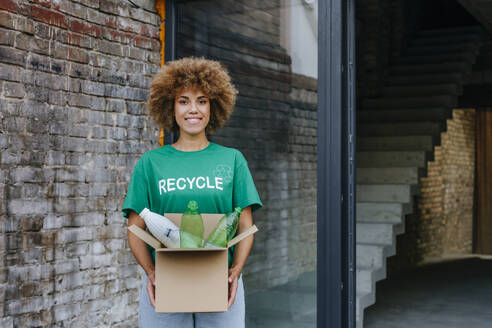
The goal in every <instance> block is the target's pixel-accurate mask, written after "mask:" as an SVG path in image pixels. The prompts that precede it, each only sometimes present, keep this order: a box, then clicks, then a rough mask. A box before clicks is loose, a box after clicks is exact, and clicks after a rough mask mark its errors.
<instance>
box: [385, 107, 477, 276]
mask: <svg viewBox="0 0 492 328" xmlns="http://www.w3.org/2000/svg"><path fill="white" fill-rule="evenodd" d="M474 179H475V110H473V109H455V110H453V117H452V119H449V120H448V121H447V131H446V132H443V133H442V135H441V146H438V147H436V148H435V151H434V161H432V162H429V163H428V176H427V177H425V178H421V188H420V196H419V197H418V199H417V202H416V204H418V205H416V206H417V207H418V208H417V209H416V211H415V212H414V213H416V214H415V215H409V216H407V219H406V231H405V234H404V235H401V236H399V237H398V241H397V248H398V250H397V255H396V256H394V257H392V258H389V259H388V261H389V262H388V264H389V266H390V270H391V271H398V270H400V269H402V268H404V267H407V266H409V265H415V264H420V263H423V262H426V261H429V260H434V259H437V258H443V257H445V256H449V255H456V254H467V253H471V252H472V241H473V235H472V233H473V198H474V196H473V195H474V183H475V180H474Z"/></svg>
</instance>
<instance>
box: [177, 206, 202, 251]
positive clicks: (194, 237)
mask: <svg viewBox="0 0 492 328" xmlns="http://www.w3.org/2000/svg"><path fill="white" fill-rule="evenodd" d="M203 230H204V227H203V219H202V216H201V215H200V212H199V211H198V203H197V202H196V201H194V200H190V201H189V202H188V206H187V208H186V211H184V213H183V216H182V217H181V226H180V228H179V237H180V247H181V248H201V247H203V245H202V243H203Z"/></svg>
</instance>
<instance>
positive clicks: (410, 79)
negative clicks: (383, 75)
mask: <svg viewBox="0 0 492 328" xmlns="http://www.w3.org/2000/svg"><path fill="white" fill-rule="evenodd" d="M462 80H463V74H462V73H440V74H419V75H414V76H412V75H406V76H394V75H390V76H388V78H387V84H388V85H390V86H392V85H416V84H420V85H422V84H423V85H432V84H440V83H461V81H462Z"/></svg>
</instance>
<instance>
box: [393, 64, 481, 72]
mask: <svg viewBox="0 0 492 328" xmlns="http://www.w3.org/2000/svg"><path fill="white" fill-rule="evenodd" d="M471 67H472V66H471V65H470V64H469V63H467V62H461V61H458V62H447V63H432V64H422V63H419V64H395V65H392V66H391V67H390V72H391V74H393V75H408V74H410V75H415V74H427V73H432V74H434V73H453V72H469V71H471Z"/></svg>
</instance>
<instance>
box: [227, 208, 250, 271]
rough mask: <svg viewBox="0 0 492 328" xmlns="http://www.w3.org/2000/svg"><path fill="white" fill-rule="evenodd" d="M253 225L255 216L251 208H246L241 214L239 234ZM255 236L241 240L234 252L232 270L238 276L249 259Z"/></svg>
mask: <svg viewBox="0 0 492 328" xmlns="http://www.w3.org/2000/svg"><path fill="white" fill-rule="evenodd" d="M252 225H253V215H252V213H251V206H248V207H245V208H244V209H243V211H242V213H241V217H240V220H239V227H238V234H240V233H241V232H243V231H245V230H247V229H249V228H250V227H251V226H252ZM253 241H254V235H251V236H249V237H246V238H244V239H243V240H241V241H240V242H239V243H238V244H237V246H236V249H235V250H234V260H233V261H232V266H231V270H233V271H235V272H236V273H237V274H238V275H239V274H240V273H241V270H242V269H243V266H244V264H245V263H246V260H247V259H248V256H249V252H250V251H251V247H253Z"/></svg>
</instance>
